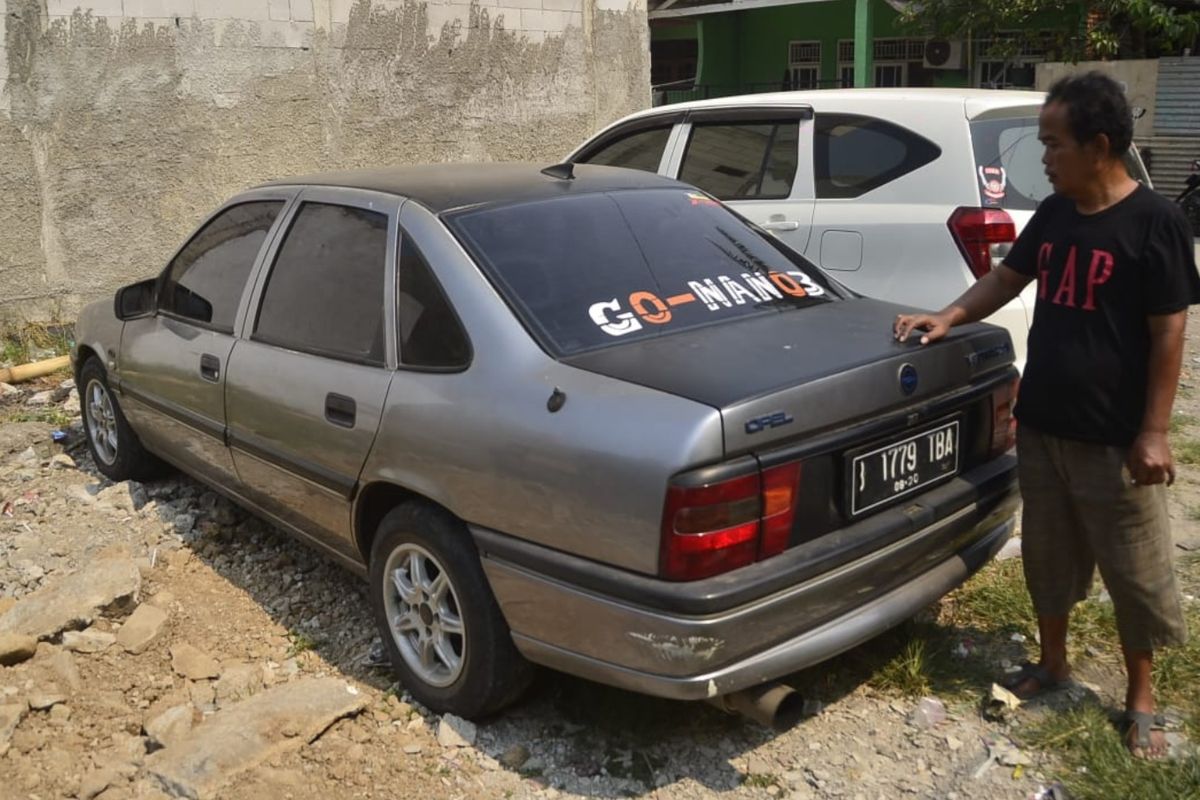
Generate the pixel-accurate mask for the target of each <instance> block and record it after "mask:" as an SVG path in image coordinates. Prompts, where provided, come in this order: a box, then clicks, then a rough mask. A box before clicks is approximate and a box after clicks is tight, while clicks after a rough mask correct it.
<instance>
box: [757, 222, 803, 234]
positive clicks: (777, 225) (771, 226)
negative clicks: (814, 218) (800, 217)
mask: <svg viewBox="0 0 1200 800" xmlns="http://www.w3.org/2000/svg"><path fill="white" fill-rule="evenodd" d="M799 229H800V223H799V222H796V221H795V220H791V219H777V220H773V221H771V222H764V223H763V230H768V231H795V230H799Z"/></svg>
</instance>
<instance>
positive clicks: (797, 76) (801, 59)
mask: <svg viewBox="0 0 1200 800" xmlns="http://www.w3.org/2000/svg"><path fill="white" fill-rule="evenodd" d="M788 76H789V78H790V79H791V86H792V88H793V89H816V88H819V87H820V85H821V41H820V40H819V39H798V40H794V41H791V42H788ZM801 76H805V77H806V78H807V80H805V81H801ZM802 84H803V85H802Z"/></svg>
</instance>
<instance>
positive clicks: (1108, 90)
mask: <svg viewBox="0 0 1200 800" xmlns="http://www.w3.org/2000/svg"><path fill="white" fill-rule="evenodd" d="M1051 103H1061V104H1062V105H1064V106H1066V109H1067V124H1068V125H1069V126H1070V128H1071V135H1073V136H1074V137H1075V141H1077V142H1079V143H1080V144H1087V143H1088V142H1090V141H1092V140H1094V139H1095V138H1096V137H1097V136H1099V135H1100V134H1102V133H1103V134H1104V135H1105V136H1107V137H1108V146H1109V152H1110V154H1111V155H1112V156H1113V157H1115V158H1120V157H1121V156H1123V155H1125V154H1126V153H1127V152H1129V146H1130V144H1131V143H1132V142H1133V111H1132V110H1130V108H1129V101H1128V100H1127V99H1126V98H1125V92H1124V90H1123V89H1121V85H1120V84H1119V83H1117V82H1116V81H1114V80H1113V79H1112V78H1110V77H1109V76H1108V75H1105V74H1104V73H1103V72H1096V71H1092V72H1088V73H1085V74H1083V75H1068V76H1067V77H1065V78H1060V79H1059V80H1058V81H1056V82H1055V83H1054V85H1053V86H1051V87H1050V91H1049V93H1047V95H1046V105H1049V104H1051Z"/></svg>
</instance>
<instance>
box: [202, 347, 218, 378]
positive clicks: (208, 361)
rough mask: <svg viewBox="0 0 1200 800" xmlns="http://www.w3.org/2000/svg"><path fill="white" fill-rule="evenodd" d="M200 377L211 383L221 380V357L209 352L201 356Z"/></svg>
mask: <svg viewBox="0 0 1200 800" xmlns="http://www.w3.org/2000/svg"><path fill="white" fill-rule="evenodd" d="M200 377H201V378H204V380H206V381H209V382H210V383H216V382H218V381H219V380H221V359H219V358H217V357H216V356H213V355H209V354H208V353H205V354H204V355H202V356H200Z"/></svg>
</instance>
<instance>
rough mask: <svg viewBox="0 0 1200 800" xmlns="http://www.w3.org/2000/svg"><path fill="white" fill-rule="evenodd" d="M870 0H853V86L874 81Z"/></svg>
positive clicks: (872, 27) (873, 42)
mask: <svg viewBox="0 0 1200 800" xmlns="http://www.w3.org/2000/svg"><path fill="white" fill-rule="evenodd" d="M874 27H875V26H874V24H873V23H872V21H871V0H854V87H855V88H856V89H861V88H863V87H866V86H871V85H873V84H874V83H875V81H874V80H873V78H874V76H875V35H874Z"/></svg>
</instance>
